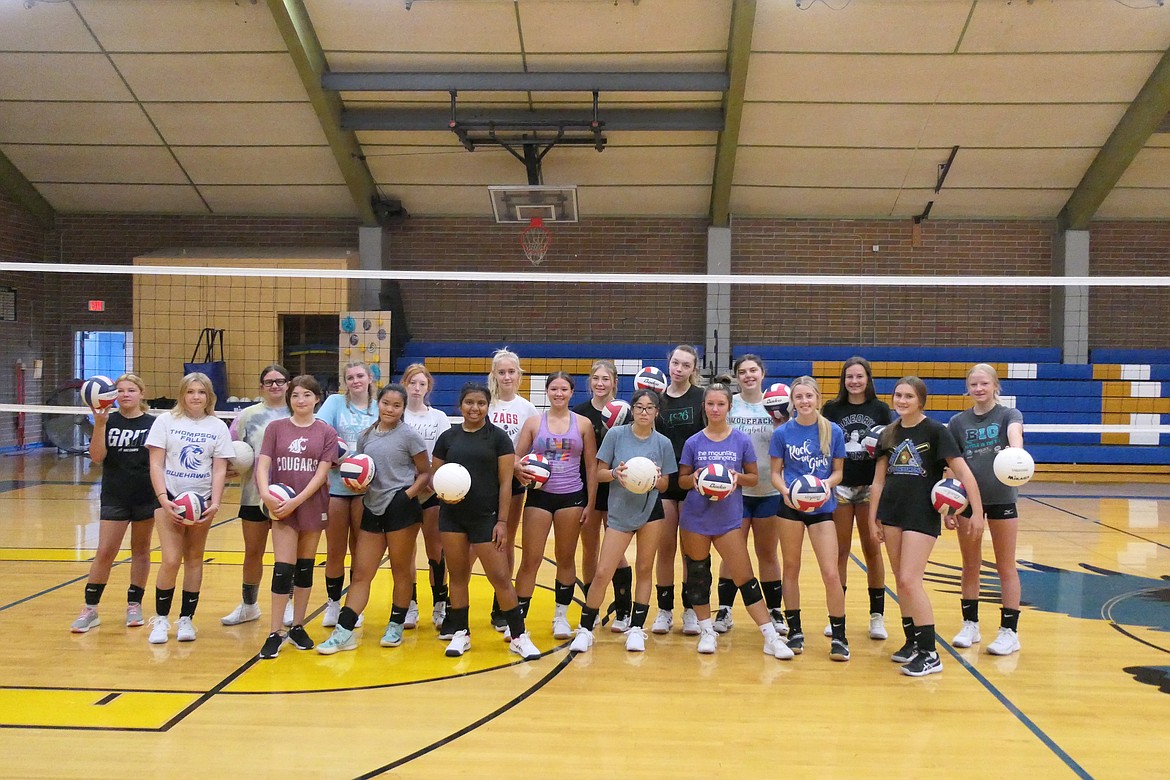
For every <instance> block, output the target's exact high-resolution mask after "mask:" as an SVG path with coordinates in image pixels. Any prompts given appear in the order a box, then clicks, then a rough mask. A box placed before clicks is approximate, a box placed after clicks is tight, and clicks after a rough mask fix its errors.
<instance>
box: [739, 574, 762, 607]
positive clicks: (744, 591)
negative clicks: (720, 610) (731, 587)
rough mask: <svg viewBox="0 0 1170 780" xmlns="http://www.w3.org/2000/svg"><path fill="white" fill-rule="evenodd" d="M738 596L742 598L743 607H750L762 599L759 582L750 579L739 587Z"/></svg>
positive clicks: (753, 578)
mask: <svg viewBox="0 0 1170 780" xmlns="http://www.w3.org/2000/svg"><path fill="white" fill-rule="evenodd" d="M739 595H741V596H743V605H744V606H745V607H750V606H751V605H752V604H755V603H756V602H757V601H759V600H760V599H762V598H763V597H764V591H762V590H760V581H759V580H758V579H756V578H755V577H752V578H751V579H750V580H748V581H747V582H745V583H744V584H743V585H740V586H739Z"/></svg>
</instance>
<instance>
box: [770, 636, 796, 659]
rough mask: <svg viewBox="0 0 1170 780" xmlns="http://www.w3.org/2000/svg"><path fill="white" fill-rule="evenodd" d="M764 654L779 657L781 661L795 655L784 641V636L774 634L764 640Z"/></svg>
mask: <svg viewBox="0 0 1170 780" xmlns="http://www.w3.org/2000/svg"><path fill="white" fill-rule="evenodd" d="M764 655H771V656H775V657H776V658H779V659H780V660H781V661H787V660H789V659H790V658H792V657H793V656H795V655H796V653H794V652H793V651H792V648H791V647H789V646H788V644H787V643H786V642H785V641H784V637H782V636H775V637H773V638H771V639H765V640H764Z"/></svg>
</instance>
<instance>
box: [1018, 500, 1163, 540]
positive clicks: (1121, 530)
mask: <svg viewBox="0 0 1170 780" xmlns="http://www.w3.org/2000/svg"><path fill="white" fill-rule="evenodd" d="M1021 497H1023V496H1021ZM1028 498H1029V500H1031V501H1035V502H1036V503H1037V504H1040V505H1041V506H1046V507H1048V508H1049V509H1055V510H1056V511H1057V512H1064V513H1065V514H1066V515H1072V516H1073V517H1077V518H1080V519H1081V520H1088V521H1089V522H1090V523H1093V524H1095V525H1099V526H1101V527H1102V528H1108V529H1109V530H1110V531H1116V532H1117V533H1119V534H1125V535H1126V536H1130V537H1133V538H1134V539H1137V540H1139V541H1142V542H1147V543H1148V544H1153V545H1157V546H1158V547H1161V548H1162V549H1163V550H1170V544H1165V543H1164V542H1158V541H1154V540H1153V539H1147V538H1146V537H1144V536H1142V535H1141V534H1135V533H1134V532H1133V531H1127V530H1125V529H1124V528H1118V527H1117V526H1115V525H1109V524H1108V523H1106V522H1103V521H1101V520H1096V519H1094V518H1092V517H1086V516H1085V515H1081V514H1077V513H1076V512H1074V511H1072V510H1071V509H1065V508H1064V507H1059V506H1056V505H1055V504H1049V503H1047V502H1045V501H1040V500H1039V499H1036V498H1031V497H1030V496H1028Z"/></svg>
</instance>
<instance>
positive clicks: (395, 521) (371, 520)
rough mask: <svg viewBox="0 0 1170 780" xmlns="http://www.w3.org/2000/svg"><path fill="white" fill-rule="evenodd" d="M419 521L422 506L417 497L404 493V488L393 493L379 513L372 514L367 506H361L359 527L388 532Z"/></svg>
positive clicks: (377, 532) (375, 532)
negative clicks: (387, 504) (384, 508)
mask: <svg viewBox="0 0 1170 780" xmlns="http://www.w3.org/2000/svg"><path fill="white" fill-rule="evenodd" d="M421 522H422V506H421V505H420V504H419V503H418V500H417V499H414V498H411V497H410V496H408V495H406V491H405V490H399V491H398V492H397V493H395V494H394V498H392V499H390V504H389V506H387V507H386V511H384V512H382V513H381V514H374V513H373V512H371V511H370V509H369V507H363V508H362V525H361V528H362V530H363V531H368V532H369V533H372V534H389V533H393V532H395V531H401V530H403V529H405V528H410V527H411V526H412V525H417V524H418V523H421Z"/></svg>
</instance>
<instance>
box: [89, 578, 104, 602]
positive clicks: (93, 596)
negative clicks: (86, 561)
mask: <svg viewBox="0 0 1170 780" xmlns="http://www.w3.org/2000/svg"><path fill="white" fill-rule="evenodd" d="M105 589H106V583H104V582H87V583H85V606H87V607H96V606H97V605H98V604H100V603H101V600H102V591H104V590H105Z"/></svg>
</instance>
